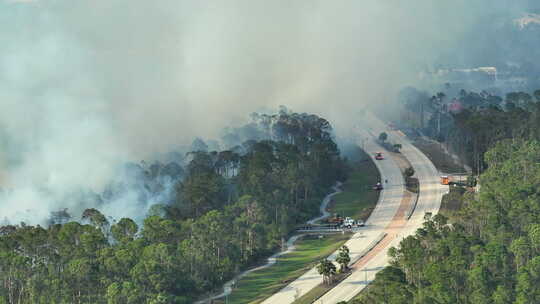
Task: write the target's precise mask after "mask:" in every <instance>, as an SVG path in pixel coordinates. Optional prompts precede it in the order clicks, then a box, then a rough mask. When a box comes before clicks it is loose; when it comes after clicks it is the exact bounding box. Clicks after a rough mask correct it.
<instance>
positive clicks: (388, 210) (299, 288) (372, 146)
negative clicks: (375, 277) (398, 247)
mask: <svg viewBox="0 0 540 304" xmlns="http://www.w3.org/2000/svg"><path fill="white" fill-rule="evenodd" d="M361 136H362V137H363V138H368V140H367V141H366V142H364V143H363V148H364V150H365V151H366V152H367V153H369V154H370V155H371V157H373V155H374V154H375V152H378V151H382V148H381V147H380V146H379V145H378V144H377V143H376V141H375V139H374V138H373V137H372V136H371V135H369V134H368V133H367V132H363V133H362V134H361ZM374 161H375V164H376V165H377V168H378V169H379V172H380V173H381V179H382V181H383V185H384V187H385V189H384V190H382V191H381V195H380V197H379V201H378V203H377V206H376V207H375V209H374V210H373V212H372V213H371V216H370V217H369V218H368V220H367V221H366V226H365V227H364V228H362V229H360V231H359V232H357V233H355V234H354V235H353V236H352V238H351V239H350V240H349V241H347V243H346V245H347V246H348V247H349V249H350V256H351V260H352V261H354V260H357V259H358V258H360V256H361V255H363V254H364V253H365V250H366V248H368V247H369V246H371V245H372V243H373V242H375V241H376V240H377V239H378V238H380V236H381V233H383V231H384V230H385V229H386V228H387V226H388V225H389V223H390V221H391V220H392V219H393V218H394V216H395V214H396V212H397V211H398V208H399V206H400V203H401V200H402V197H403V193H404V190H405V186H404V184H403V178H402V175H401V171H400V169H399V167H398V166H397V164H396V162H395V161H394V160H393V159H392V158H387V159H385V160H382V161H377V160H374ZM385 179H386V180H388V183H386V184H385V183H384V180H385ZM336 255H337V253H333V254H332V255H331V256H330V257H329V259H330V260H332V261H334V260H335V258H336ZM368 255H369V254H368ZM321 283H322V276H321V275H320V274H319V273H318V272H317V270H316V268H315V267H314V268H312V269H310V270H309V271H308V272H307V273H305V274H304V275H302V276H301V277H299V278H298V279H296V280H295V281H293V282H291V283H290V284H289V285H287V286H286V287H284V288H283V289H281V290H280V291H278V292H277V293H276V294H274V295H272V296H271V297H270V298H268V299H266V300H265V301H264V302H263V304H276V303H279V304H289V303H292V302H294V301H295V299H296V298H297V297H301V296H303V295H304V294H306V293H307V292H308V291H310V290H311V289H313V288H314V287H316V286H317V285H319V284H321ZM324 303H326V302H324Z"/></svg>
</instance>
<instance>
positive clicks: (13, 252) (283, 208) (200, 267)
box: [0, 112, 347, 303]
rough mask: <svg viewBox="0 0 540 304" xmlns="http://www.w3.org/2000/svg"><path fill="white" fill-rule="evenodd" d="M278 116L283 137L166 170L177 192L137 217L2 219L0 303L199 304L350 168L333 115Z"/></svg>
mask: <svg viewBox="0 0 540 304" xmlns="http://www.w3.org/2000/svg"><path fill="white" fill-rule="evenodd" d="M278 120H279V121H280V123H279V132H278V133H279V134H280V135H279V137H276V138H273V139H264V140H250V141H247V142H244V143H243V144H242V145H241V146H238V147H235V148H234V149H231V150H225V151H210V152H209V151H203V150H200V151H193V152H191V153H189V155H188V157H189V159H190V161H189V163H188V165H187V166H186V167H185V168H182V169H179V168H168V169H166V170H165V171H172V172H174V173H178V174H180V173H181V174H182V176H183V178H182V179H181V180H179V181H178V182H177V183H176V184H175V185H174V191H175V196H174V201H172V202H170V203H168V204H162V205H155V206H154V207H153V208H152V209H151V211H150V214H149V216H148V217H146V218H145V219H144V221H143V222H142V223H136V222H135V221H133V220H132V219H129V218H122V219H120V220H119V221H110V220H109V219H108V218H107V217H106V215H104V214H101V213H100V212H99V211H98V210H96V209H88V210H85V212H84V213H83V215H82V217H81V220H80V221H70V222H67V223H56V224H52V225H50V226H48V227H41V226H39V225H38V226H29V225H25V224H24V223H21V224H19V225H7V226H3V227H1V228H0V303H192V302H193V301H194V300H195V299H196V298H199V297H201V296H204V295H207V294H208V293H209V292H211V291H213V290H215V289H216V288H218V287H219V286H221V284H222V283H223V282H225V281H226V280H228V279H230V278H231V277H232V276H233V275H234V274H235V273H237V272H239V271H241V270H242V269H245V268H247V267H249V266H251V265H254V264H256V263H258V262H259V261H260V260H261V259H262V258H264V257H266V256H268V255H269V254H271V253H272V252H274V251H275V250H276V249H277V248H279V247H280V246H281V244H282V242H283V240H284V239H285V238H286V237H287V236H288V235H289V233H290V232H291V231H292V230H293V229H294V228H295V225H297V224H298V223H300V222H303V221H305V220H306V219H307V218H309V217H312V216H314V215H315V214H316V213H317V212H318V205H319V202H320V199H321V198H322V197H323V196H324V194H325V193H326V192H327V191H328V190H329V188H330V187H331V186H332V185H333V183H335V181H336V180H343V179H345V178H346V174H347V166H346V163H345V161H344V160H343V159H342V158H341V157H340V152H339V150H338V148H337V145H336V144H335V142H334V141H333V138H332V134H331V132H332V129H331V126H330V124H329V123H328V122H327V121H326V120H324V119H323V118H321V117H317V116H314V115H307V114H296V113H290V112H287V113H286V112H281V113H280V114H279V119H278ZM289 123H290V124H293V125H291V126H289V125H288V124H289ZM298 125H301V127H298ZM276 128H278V127H276ZM169 167H170V166H169ZM163 169H164V168H162V167H159V168H158V167H156V168H154V171H155V172H159V171H160V170H163ZM155 172H154V175H155V174H157V173H155ZM147 173H148V172H147ZM148 174H149V173H148ZM148 174H147V175H148Z"/></svg>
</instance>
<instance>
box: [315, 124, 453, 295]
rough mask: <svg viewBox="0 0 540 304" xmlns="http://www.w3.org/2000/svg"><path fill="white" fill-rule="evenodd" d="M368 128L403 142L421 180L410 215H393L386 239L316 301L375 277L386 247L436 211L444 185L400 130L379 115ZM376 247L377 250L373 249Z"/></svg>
mask: <svg viewBox="0 0 540 304" xmlns="http://www.w3.org/2000/svg"><path fill="white" fill-rule="evenodd" d="M369 125H370V127H371V132H372V133H373V135H378V134H379V133H380V132H383V131H385V132H387V133H388V135H389V141H391V142H392V143H400V144H401V145H402V148H401V153H402V154H403V155H404V156H405V157H406V158H407V159H408V160H409V162H410V163H411V165H412V166H413V168H414V169H415V175H416V177H417V178H418V181H419V183H420V193H419V196H418V202H417V205H416V209H415V210H414V213H413V214H412V216H411V218H410V219H409V220H408V221H406V222H405V219H404V218H400V217H399V216H396V225H393V226H394V227H392V228H390V229H389V230H387V232H388V233H389V235H387V242H386V243H383V244H381V246H378V247H379V248H375V249H374V250H373V251H374V252H373V253H372V255H368V256H366V257H365V258H363V259H361V260H360V261H359V262H358V263H356V264H355V265H354V266H353V268H354V269H355V270H354V272H353V273H352V274H351V275H350V276H349V277H348V278H347V279H345V280H344V281H343V282H341V283H340V284H338V285H337V286H336V287H334V288H333V289H332V290H330V291H329V292H328V293H326V294H325V295H324V296H323V297H321V298H320V299H319V300H318V301H316V302H315V303H324V304H335V303H338V302H340V301H349V300H351V299H352V298H353V297H354V296H356V295H357V294H358V293H359V292H360V291H362V289H364V288H365V287H366V286H367V284H369V282H370V281H372V280H374V279H375V274H376V273H377V272H378V271H379V270H381V269H382V268H383V267H385V266H387V265H388V262H389V258H388V255H387V252H388V249H389V248H390V247H392V246H395V247H397V246H398V245H399V242H400V241H401V240H402V239H403V238H405V237H406V236H408V235H411V234H414V233H415V232H416V230H417V229H418V228H419V227H421V226H422V224H423V222H424V214H425V213H426V212H431V213H432V214H436V213H437V212H438V211H439V207H440V204H441V199H442V195H443V194H444V193H445V192H446V191H447V189H448V188H447V187H445V186H442V185H440V182H439V172H438V171H437V169H436V168H435V166H434V165H433V163H432V162H431V161H430V160H429V159H428V158H427V157H426V156H425V155H424V154H423V153H422V152H421V151H420V150H418V149H417V148H416V147H414V146H413V145H412V144H411V143H410V142H409V141H408V140H407V138H405V137H404V136H402V135H401V134H400V133H399V132H394V131H389V130H387V127H386V125H385V124H384V123H383V122H381V121H380V120H378V119H375V118H372V119H371V121H370V124H369ZM376 249H379V250H376Z"/></svg>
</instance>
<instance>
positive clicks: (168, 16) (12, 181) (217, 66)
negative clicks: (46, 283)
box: [0, 0, 526, 221]
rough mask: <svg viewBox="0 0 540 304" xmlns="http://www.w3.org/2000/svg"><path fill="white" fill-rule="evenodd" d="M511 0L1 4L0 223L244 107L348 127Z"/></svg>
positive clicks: (45, 208)
mask: <svg viewBox="0 0 540 304" xmlns="http://www.w3.org/2000/svg"><path fill="white" fill-rule="evenodd" d="M516 2H518V1H497V2H496V3H497V4H496V5H495V4H494V3H495V2H494V1H488V0H457V1H445V2H444V3H442V1H433V0H418V1H398V0H387V1H381V0H366V1H325V0H319V1H317V0H305V1H284V0H283V1H281V0H278V1H262V0H261V1H256V0H245V1H236V0H223V1H179V0H174V1H169V0H164V1H158V2H152V1H131V0H96V1H68V0H60V1H7V2H6V1H3V2H2V0H0V24H1V25H2V26H1V27H0V45H1V46H2V47H1V48H0V105H1V111H0V149H1V150H0V171H2V174H0V178H2V179H3V182H2V181H0V183H4V184H9V186H10V188H12V189H13V190H12V192H11V194H10V195H8V196H6V198H4V199H1V200H0V216H3V215H5V216H7V217H8V218H10V217H11V218H15V219H18V218H26V219H27V220H29V219H28V218H29V216H28V213H26V214H27V215H25V216H22V215H21V216H19V217H18V216H17V215H16V214H19V215H20V214H21V212H22V211H24V210H27V209H28V210H32V212H35V214H36V215H37V217H36V218H42V217H43V216H46V215H47V214H48V212H49V211H50V210H54V209H55V208H58V207H59V206H58V205H57V204H56V203H55V202H56V199H57V198H58V197H59V196H61V195H63V194H64V193H65V192H66V191H71V190H73V189H77V188H78V187H90V188H92V189H94V190H96V191H100V190H101V188H102V187H103V185H104V183H106V182H107V180H108V178H109V177H110V176H111V174H112V172H113V171H114V168H115V166H116V165H117V164H118V163H119V162H121V161H124V160H140V159H143V158H148V157H150V156H151V155H152V154H153V153H155V152H163V151H168V150H170V149H172V148H174V147H175V146H177V145H179V144H185V143H188V142H190V141H191V140H192V139H193V137H195V136H201V137H217V136H218V135H219V134H220V130H221V129H222V128H223V127H225V126H229V125H239V124H241V123H243V122H244V121H245V120H246V119H247V117H248V115H249V113H251V112H253V111H258V110H261V109H268V108H276V107H277V106H278V105H282V104H283V105H286V106H288V107H290V108H292V109H293V110H295V111H299V112H304V111H307V112H314V113H317V114H320V115H322V116H324V117H327V118H329V119H330V120H331V122H332V123H333V124H334V125H337V126H338V130H339V128H341V129H345V128H346V127H347V126H348V125H350V123H352V122H354V120H355V119H357V116H356V113H358V111H359V109H361V108H362V107H363V106H364V105H366V104H380V103H384V102H386V101H387V100H388V99H390V98H393V97H394V95H395V92H396V90H398V89H399V88H401V87H403V86H404V85H408V84H413V83H414V82H415V78H416V75H417V72H418V71H419V70H420V69H422V68H425V67H426V66H430V65H432V64H433V63H434V62H435V61H437V60H438V59H440V58H444V57H445V56H448V55H449V54H454V53H456V52H458V53H459V49H460V48H459V43H462V42H461V40H460V39H462V37H463V36H464V35H465V34H467V33H468V32H469V31H474V25H475V24H476V23H477V22H478V19H479V18H483V17H485V16H489V15H491V14H497V13H504V14H509V16H510V15H512V14H520V13H521V12H522V11H524V10H525V9H526V6H525V2H523V3H521V4H520V3H517V4H516ZM462 55H466V54H462ZM42 186H45V187H46V188H47V189H48V190H49V191H48V194H47V195H43V194H42V193H38V192H36V189H38V188H40V187H42ZM73 204H75V203H73ZM70 207H72V208H74V206H70ZM121 212H122V211H121V210H119V211H118V213H120V214H121ZM29 221H33V219H32V220H29Z"/></svg>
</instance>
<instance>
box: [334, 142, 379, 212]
mask: <svg viewBox="0 0 540 304" xmlns="http://www.w3.org/2000/svg"><path fill="white" fill-rule="evenodd" d="M356 154H357V157H355V158H352V159H351V165H352V171H351V173H350V175H349V178H348V179H347V181H346V182H345V183H344V184H343V192H342V193H340V194H337V195H336V196H334V200H333V202H332V203H331V204H330V206H329V208H328V210H329V212H330V213H331V214H334V213H337V214H339V215H341V216H343V217H347V216H348V217H352V218H353V219H360V220H363V221H365V220H366V219H367V218H368V217H369V215H370V214H371V211H373V209H374V208H375V205H376V204H377V200H378V199H379V192H378V191H374V190H372V187H373V185H375V184H376V183H377V182H379V181H380V180H381V176H380V174H379V170H377V167H376V166H375V164H374V163H373V161H372V160H371V158H370V157H369V156H368V155H367V154H366V153H365V152H364V151H362V150H360V149H358V150H357V152H356Z"/></svg>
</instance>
